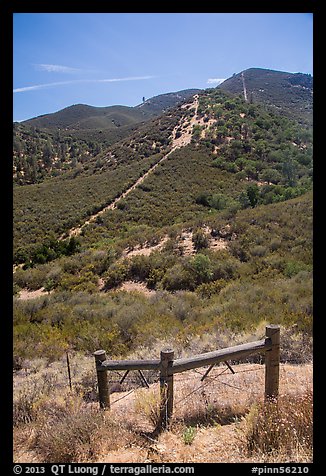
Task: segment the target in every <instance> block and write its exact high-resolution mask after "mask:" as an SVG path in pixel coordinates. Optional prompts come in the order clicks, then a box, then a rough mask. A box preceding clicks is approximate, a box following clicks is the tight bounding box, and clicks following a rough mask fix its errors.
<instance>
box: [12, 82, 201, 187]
mask: <svg viewBox="0 0 326 476" xmlns="http://www.w3.org/2000/svg"><path fill="white" fill-rule="evenodd" d="M197 91H199V90H196V89H188V90H184V91H178V92H176V93H168V94H161V95H159V96H156V97H153V98H150V99H148V100H147V101H144V102H143V103H142V104H140V105H138V106H135V107H127V106H109V107H93V106H87V105H84V104H78V105H73V106H69V107H67V108H65V109H63V110H61V111H58V112H56V113H53V114H46V115H43V116H39V117H37V118H33V119H30V120H27V121H23V122H21V123H14V126H13V132H14V143H13V146H14V147H13V152H14V160H13V179H14V183H15V184H17V185H26V184H33V183H41V182H42V181H43V180H45V179H47V178H51V177H57V176H59V175H61V174H62V173H64V172H65V171H67V170H71V169H74V168H76V166H78V165H80V164H84V163H85V162H88V160H89V158H90V157H94V156H96V155H97V154H99V152H101V151H102V150H106V149H107V148H108V147H109V146H110V145H113V144H114V143H115V142H118V141H120V140H122V139H123V138H125V137H128V136H129V135H130V134H131V133H132V132H133V131H134V130H136V129H137V128H138V127H141V125H142V124H143V123H145V122H146V121H149V120H151V119H152V118H155V117H157V116H159V115H161V114H162V113H163V112H165V111H167V110H168V109H169V108H171V107H174V106H176V105H177V104H179V103H180V102H183V101H184V100H186V99H187V98H188V97H191V96H192V95H193V94H195V92H197Z"/></svg>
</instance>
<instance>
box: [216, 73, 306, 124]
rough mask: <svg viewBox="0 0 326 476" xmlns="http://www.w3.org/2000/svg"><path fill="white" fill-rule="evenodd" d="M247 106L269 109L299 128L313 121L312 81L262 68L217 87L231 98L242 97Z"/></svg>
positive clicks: (240, 74) (236, 76) (230, 79)
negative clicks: (239, 95) (237, 95)
mask: <svg viewBox="0 0 326 476" xmlns="http://www.w3.org/2000/svg"><path fill="white" fill-rule="evenodd" d="M244 87H245V89H246V94H247V99H248V101H249V102H250V103H258V104H264V105H267V106H269V107H270V108H271V109H272V110H273V111H274V112H276V113H280V114H285V115H286V116H287V117H290V118H292V119H296V120H298V121H299V122H300V123H302V124H308V125H312V121H313V78H312V76H311V75H309V74H303V73H287V72H284V71H274V70H269V69H262V68H250V69H246V70H245V71H242V72H240V73H238V74H234V75H233V76H232V77H231V78H229V79H227V80H226V81H224V82H223V83H222V84H220V85H219V86H218V88H220V89H222V90H223V91H227V92H230V93H232V94H244Z"/></svg>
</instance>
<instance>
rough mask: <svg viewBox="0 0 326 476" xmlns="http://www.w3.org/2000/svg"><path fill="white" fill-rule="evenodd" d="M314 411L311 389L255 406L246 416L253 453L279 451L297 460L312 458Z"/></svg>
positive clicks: (250, 452)
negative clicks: (300, 393)
mask: <svg viewBox="0 0 326 476" xmlns="http://www.w3.org/2000/svg"><path fill="white" fill-rule="evenodd" d="M312 412H313V397H312V391H311V390H307V391H306V392H305V393H304V394H302V395H291V396H283V397H282V398H280V399H279V401H278V402H269V403H267V404H265V405H262V404H260V405H258V406H255V407H253V408H252V409H251V411H250V413H249V415H248V416H247V418H246V423H247V428H246V431H245V436H246V443H247V449H248V452H249V454H252V455H255V454H256V455H260V454H262V455H272V457H273V455H274V457H275V455H277V454H278V455H282V456H285V457H286V458H287V459H290V460H292V459H293V458H294V460H295V461H298V460H299V461H300V459H301V458H302V457H309V458H312V443H313V426H312V422H313V415H312Z"/></svg>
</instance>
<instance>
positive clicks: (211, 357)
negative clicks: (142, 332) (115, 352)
mask: <svg viewBox="0 0 326 476" xmlns="http://www.w3.org/2000/svg"><path fill="white" fill-rule="evenodd" d="M261 353H264V354H265V399H266V400H271V399H272V400H277V397H278V391H279V365H280V327H279V326H277V325H273V324H272V325H268V326H267V327H266V335H265V338H264V339H262V340H260V341H256V342H250V343H249V344H241V345H236V346H233V347H227V348H225V349H220V350H216V351H213V352H206V353H204V354H199V355H195V356H193V357H187V358H183V359H176V360H174V351H173V350H172V349H165V350H162V351H161V358H160V359H157V360H107V358H106V352H105V350H97V351H96V352H94V357H95V365H96V371H97V381H98V391H99V403H100V408H103V409H109V408H110V389H109V383H108V376H107V371H109V370H112V371H113V370H125V371H127V372H129V371H130V370H138V371H139V372H140V374H141V376H142V377H143V374H142V370H157V371H159V372H160V398H161V400H160V423H159V426H160V428H165V427H166V426H167V425H168V422H169V419H170V417H171V415H172V411H173V375H174V374H176V373H179V372H185V371H186V370H192V369H197V368H199V367H205V366H209V368H208V370H207V371H206V373H205V375H204V376H203V377H202V380H203V379H204V378H205V377H206V376H207V375H208V373H209V371H210V370H211V369H212V368H213V366H214V365H216V364H218V363H219V362H225V363H226V364H227V365H228V361H229V360H240V359H243V358H245V357H248V356H249V355H253V354H261ZM143 378H144V377H143ZM145 382H146V380H145Z"/></svg>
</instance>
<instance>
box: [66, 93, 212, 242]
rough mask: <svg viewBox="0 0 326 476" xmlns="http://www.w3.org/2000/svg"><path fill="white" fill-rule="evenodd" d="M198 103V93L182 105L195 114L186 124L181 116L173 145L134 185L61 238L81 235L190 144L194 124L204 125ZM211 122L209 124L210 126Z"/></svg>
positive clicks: (176, 127) (175, 129)
mask: <svg viewBox="0 0 326 476" xmlns="http://www.w3.org/2000/svg"><path fill="white" fill-rule="evenodd" d="M198 105H199V100H198V94H196V95H195V96H194V97H193V101H192V102H190V103H187V104H184V105H183V106H181V107H182V108H183V109H185V108H187V109H194V115H193V116H192V117H191V119H190V121H189V122H188V123H187V124H185V118H184V117H183V118H181V119H180V121H179V123H178V124H177V125H176V126H175V128H174V129H173V131H172V147H171V149H170V150H169V152H167V153H166V154H165V155H164V156H163V157H162V158H161V159H160V160H159V161H158V162H157V163H156V164H154V165H153V166H152V167H151V168H150V169H148V170H147V172H145V173H144V174H143V175H142V176H141V177H140V178H139V179H138V180H137V181H136V182H135V183H134V184H133V185H131V186H130V187H129V188H128V189H127V190H126V191H125V192H123V193H122V194H121V195H119V196H118V197H117V198H116V199H115V200H114V201H113V202H112V203H110V204H109V205H107V206H105V207H104V208H102V210H100V211H98V212H97V213H95V214H94V215H91V216H90V217H89V218H88V219H87V220H86V221H85V222H84V223H83V224H82V225H80V226H78V227H75V228H71V229H70V230H69V231H68V232H67V233H64V234H63V235H61V237H60V240H63V239H64V238H67V235H68V237H72V236H78V235H80V233H81V231H82V229H83V228H84V227H85V226H87V225H89V224H90V223H92V222H93V221H95V220H96V219H97V218H98V217H99V216H101V215H102V214H103V213H105V212H107V211H108V210H113V209H115V208H116V207H117V204H118V202H119V201H120V200H122V199H124V198H125V197H126V196H127V195H129V193H130V192H132V191H133V190H134V189H135V188H136V187H138V186H139V185H140V184H141V183H143V182H144V180H145V179H146V178H147V177H148V176H149V175H150V174H151V173H152V172H153V171H154V170H155V169H156V168H157V167H158V165H159V164H161V163H162V162H163V161H164V160H166V159H167V158H168V157H169V155H171V154H172V152H174V151H175V150H176V149H179V148H181V147H184V146H186V145H188V144H190V141H191V137H192V130H193V126H194V125H196V124H198V125H202V122H203V119H198V117H197V112H198ZM209 125H210V124H207V126H209ZM180 128H181V135H178V134H177V130H178V129H179V130H180Z"/></svg>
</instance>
